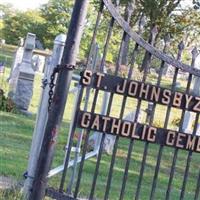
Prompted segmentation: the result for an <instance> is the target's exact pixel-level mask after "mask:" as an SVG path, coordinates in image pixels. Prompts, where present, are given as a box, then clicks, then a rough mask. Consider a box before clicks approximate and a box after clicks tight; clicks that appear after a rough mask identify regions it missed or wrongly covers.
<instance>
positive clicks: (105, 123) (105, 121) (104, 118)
mask: <svg viewBox="0 0 200 200" xmlns="http://www.w3.org/2000/svg"><path fill="white" fill-rule="evenodd" d="M102 119H103V121H104V122H103V132H105V131H106V128H107V123H108V121H110V117H102Z"/></svg>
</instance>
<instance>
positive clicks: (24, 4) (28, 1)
mask: <svg viewBox="0 0 200 200" xmlns="http://www.w3.org/2000/svg"><path fill="white" fill-rule="evenodd" d="M47 2H48V0H0V3H11V4H12V5H13V6H14V7H15V8H17V9H19V10H27V9H30V8H32V9H34V8H37V7H39V6H40V5H41V4H44V3H47ZM191 3H192V0H184V4H183V5H184V6H189V5H191Z"/></svg>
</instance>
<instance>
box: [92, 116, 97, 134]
mask: <svg viewBox="0 0 200 200" xmlns="http://www.w3.org/2000/svg"><path fill="white" fill-rule="evenodd" d="M91 129H97V130H98V131H99V115H96V117H95V119H94V121H93V123H92V126H91Z"/></svg>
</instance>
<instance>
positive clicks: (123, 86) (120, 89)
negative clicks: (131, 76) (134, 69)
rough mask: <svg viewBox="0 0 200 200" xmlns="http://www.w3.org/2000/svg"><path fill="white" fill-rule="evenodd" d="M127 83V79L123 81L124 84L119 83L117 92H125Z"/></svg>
mask: <svg viewBox="0 0 200 200" xmlns="http://www.w3.org/2000/svg"><path fill="white" fill-rule="evenodd" d="M126 84H127V80H124V82H123V84H122V85H118V86H117V89H116V92H118V93H120V94H123V93H125V90H126Z"/></svg>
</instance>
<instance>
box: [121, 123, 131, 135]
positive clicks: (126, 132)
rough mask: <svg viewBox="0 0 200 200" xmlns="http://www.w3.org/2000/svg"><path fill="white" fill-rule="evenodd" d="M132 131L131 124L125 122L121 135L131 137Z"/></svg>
mask: <svg viewBox="0 0 200 200" xmlns="http://www.w3.org/2000/svg"><path fill="white" fill-rule="evenodd" d="M130 129H131V123H130V122H124V123H123V124H122V130H121V135H122V136H126V137H127V136H129V135H130Z"/></svg>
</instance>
